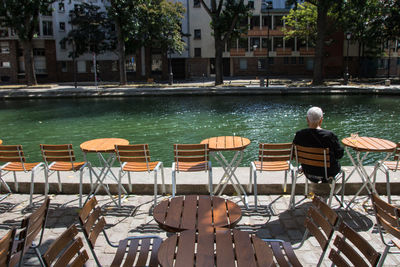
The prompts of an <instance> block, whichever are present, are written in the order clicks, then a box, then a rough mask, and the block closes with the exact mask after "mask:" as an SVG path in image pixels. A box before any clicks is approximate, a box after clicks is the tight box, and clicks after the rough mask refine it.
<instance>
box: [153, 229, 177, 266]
mask: <svg viewBox="0 0 400 267" xmlns="http://www.w3.org/2000/svg"><path fill="white" fill-rule="evenodd" d="M177 244H178V235H172V236H170V237H168V238H167V239H166V240H164V242H163V243H162V244H161V246H160V249H159V250H158V261H159V262H160V263H162V264H163V266H174V265H173V263H174V259H175V250H176V246H177Z"/></svg>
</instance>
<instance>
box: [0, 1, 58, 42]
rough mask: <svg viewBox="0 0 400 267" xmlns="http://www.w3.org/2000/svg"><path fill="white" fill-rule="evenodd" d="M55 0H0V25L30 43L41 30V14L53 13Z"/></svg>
mask: <svg viewBox="0 0 400 267" xmlns="http://www.w3.org/2000/svg"><path fill="white" fill-rule="evenodd" d="M54 1H55V0H0V25H1V26H2V27H9V28H11V29H13V30H14V31H15V33H16V34H17V35H18V38H19V39H20V40H22V41H30V40H32V38H33V37H34V35H35V29H38V28H39V13H43V14H45V13H49V12H51V11H52V10H51V4H52V3H53V2H54Z"/></svg>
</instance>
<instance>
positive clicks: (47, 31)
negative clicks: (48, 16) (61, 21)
mask: <svg viewBox="0 0 400 267" xmlns="http://www.w3.org/2000/svg"><path fill="white" fill-rule="evenodd" d="M42 30H43V35H45V36H46V35H47V36H52V35H53V22H51V21H48V20H45V21H42Z"/></svg>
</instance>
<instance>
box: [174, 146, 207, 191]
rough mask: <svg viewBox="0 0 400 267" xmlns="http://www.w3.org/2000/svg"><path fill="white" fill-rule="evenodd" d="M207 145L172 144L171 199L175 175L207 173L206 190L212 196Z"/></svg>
mask: <svg viewBox="0 0 400 267" xmlns="http://www.w3.org/2000/svg"><path fill="white" fill-rule="evenodd" d="M209 152H210V151H209V148H208V144H174V162H173V163H172V197H175V192H176V173H177V172H178V173H179V172H199V171H205V172H207V171H208V190H209V192H210V195H212V194H213V184H212V183H213V181H212V167H211V161H210V158H209Z"/></svg>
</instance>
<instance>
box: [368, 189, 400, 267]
mask: <svg viewBox="0 0 400 267" xmlns="http://www.w3.org/2000/svg"><path fill="white" fill-rule="evenodd" d="M371 201H372V206H373V207H374V212H375V218H376V224H377V225H378V230H379V235H380V237H381V240H382V243H383V244H384V245H385V250H384V251H383V254H382V257H381V259H380V262H379V266H382V265H383V262H384V260H385V258H386V256H387V254H388V253H389V251H390V249H391V248H394V247H397V248H398V249H399V250H400V242H399V240H400V208H398V207H395V206H393V205H392V204H389V203H387V202H385V201H383V200H382V199H381V198H380V197H379V196H378V195H377V194H372V195H371ZM384 231H385V232H386V233H387V234H390V236H391V237H392V238H391V240H389V241H388V240H387V239H386V238H385V233H384ZM387 237H388V236H387Z"/></svg>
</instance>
